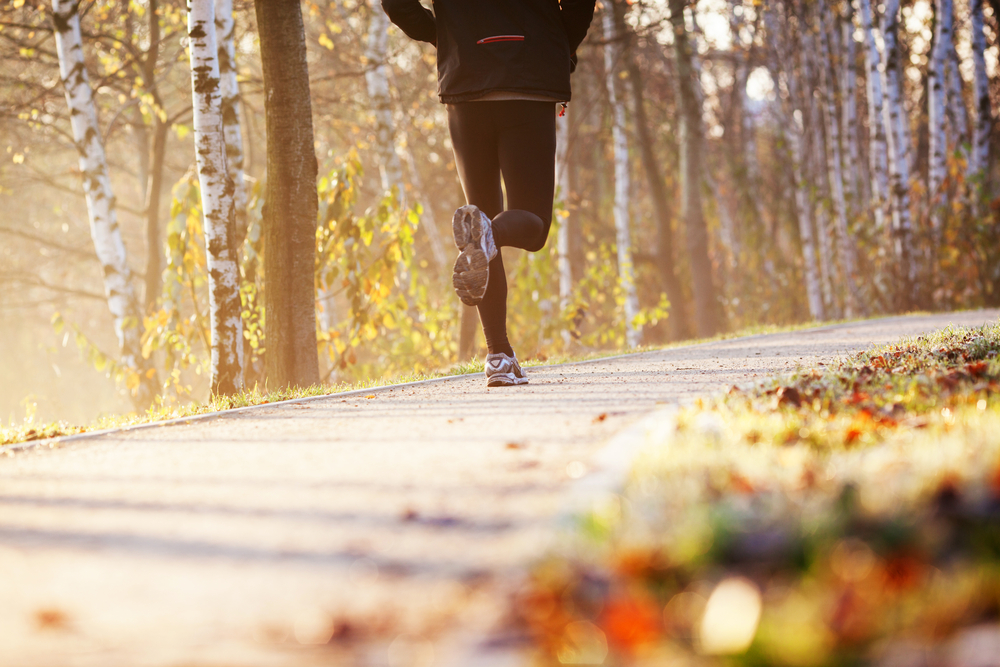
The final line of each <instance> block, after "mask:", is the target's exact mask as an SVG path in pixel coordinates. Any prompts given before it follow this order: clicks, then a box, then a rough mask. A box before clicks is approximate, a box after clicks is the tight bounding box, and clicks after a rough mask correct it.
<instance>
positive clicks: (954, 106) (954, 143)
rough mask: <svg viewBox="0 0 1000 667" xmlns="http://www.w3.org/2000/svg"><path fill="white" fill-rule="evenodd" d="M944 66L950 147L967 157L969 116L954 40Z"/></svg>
mask: <svg viewBox="0 0 1000 667" xmlns="http://www.w3.org/2000/svg"><path fill="white" fill-rule="evenodd" d="M946 57H947V59H948V60H947V61H946V63H945V67H946V70H947V75H946V76H947V78H948V125H949V127H950V128H951V134H952V138H951V139H952V140H951V142H950V143H949V146H951V149H952V150H953V151H954V150H957V151H958V152H959V153H960V154H961V155H963V156H965V157H966V158H968V154H969V153H968V144H969V118H968V111H967V110H966V108H965V96H964V95H963V94H962V88H963V85H962V74H961V73H960V72H959V71H958V52H957V51H955V47H954V42H953V43H952V48H951V50H949V51H948V55H947V56H946Z"/></svg>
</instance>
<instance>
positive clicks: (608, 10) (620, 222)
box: [604, 5, 642, 347]
mask: <svg viewBox="0 0 1000 667" xmlns="http://www.w3.org/2000/svg"><path fill="white" fill-rule="evenodd" d="M615 11H616V9H615V6H614V5H610V6H606V7H605V9H604V37H605V39H606V40H607V43H606V44H605V46H604V69H605V77H606V85H607V87H608V103H609V104H610V106H611V134H612V141H613V144H614V160H615V205H614V216H615V243H616V245H617V247H618V281H619V284H620V285H621V289H622V292H623V293H624V295H625V342H626V344H627V345H628V346H629V347H638V346H639V345H640V344H641V343H642V331H641V329H637V328H636V326H635V319H636V316H638V314H639V297H638V296H637V294H636V289H635V266H634V264H633V262H632V234H631V230H630V224H631V219H630V217H631V216H630V213H629V200H630V199H631V194H632V193H631V189H632V176H631V173H630V171H631V170H630V168H629V158H628V135H627V134H626V133H625V104H624V101H623V100H621V95H620V94H619V91H618V82H619V81H620V78H619V76H618V66H619V64H620V63H621V53H622V48H621V41H620V36H619V34H618V29H617V25H616V21H615V17H614V12H615Z"/></svg>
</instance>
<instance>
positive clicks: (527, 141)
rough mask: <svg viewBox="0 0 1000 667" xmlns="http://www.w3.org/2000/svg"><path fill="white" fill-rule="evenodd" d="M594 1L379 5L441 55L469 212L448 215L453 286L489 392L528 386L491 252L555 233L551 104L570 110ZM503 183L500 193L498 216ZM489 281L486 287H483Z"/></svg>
mask: <svg viewBox="0 0 1000 667" xmlns="http://www.w3.org/2000/svg"><path fill="white" fill-rule="evenodd" d="M595 4H596V0H434V12H433V13H432V12H431V11H430V10H429V9H427V8H425V7H424V6H422V5H421V4H420V2H419V0H382V6H383V8H384V9H385V12H386V14H388V16H389V19H390V20H391V21H392V22H393V23H395V24H396V25H397V26H399V27H400V28H401V29H402V31H403V32H405V33H406V34H407V35H408V36H409V37H411V38H413V39H416V40H420V41H423V42H429V43H431V44H433V45H435V46H436V47H437V50H438V95H439V96H440V99H441V101H442V102H443V103H444V104H446V105H447V106H448V130H449V132H450V133H451V142H452V145H453V147H454V150H455V164H456V165H457V167H458V175H459V178H460V179H461V181H462V188H463V189H464V191H465V198H466V201H467V202H468V205H466V206H463V207H461V208H459V209H458V210H457V211H456V212H455V217H454V219H453V221H452V230H453V231H454V234H455V245H457V246H458V248H459V251H460V252H459V255H458V259H457V260H456V261H455V268H454V273H453V275H452V284H453V285H454V287H455V292H456V293H457V294H458V296H459V298H461V299H462V302H463V303H465V304H467V305H470V306H478V307H479V319H480V320H481V321H482V324H483V332H484V333H485V334H486V345H487V348H488V350H489V354H487V356H486V384H487V386H489V387H500V386H511V385H520V384H527V382H528V378H527V377H526V376H525V374H524V371H523V370H521V365H520V364H519V363H518V362H517V356H516V355H515V354H514V350H513V349H511V346H510V342H509V341H508V340H507V277H506V274H505V273H504V267H503V257H502V255H501V253H500V248H502V247H504V246H510V247H514V248H521V249H522V250H527V251H529V252H538V251H539V250H541V249H542V248H543V247H544V246H545V241H546V239H547V238H548V235H549V226H550V225H551V224H552V199H553V196H554V189H555V154H556V113H555V108H556V105H561V106H562V107H563V108H565V105H566V104H567V103H568V102H569V100H570V83H569V77H570V72H572V71H573V69H574V68H575V66H576V49H577V47H578V46H579V45H580V43H581V42H582V41H583V38H584V37H585V36H586V35H587V30H588V28H589V27H590V22H591V20H592V19H593V17H594V5H595ZM501 175H502V177H503V185H504V189H505V190H506V193H507V205H506V207H504V201H503V190H501V186H500V180H501ZM491 276H492V278H491Z"/></svg>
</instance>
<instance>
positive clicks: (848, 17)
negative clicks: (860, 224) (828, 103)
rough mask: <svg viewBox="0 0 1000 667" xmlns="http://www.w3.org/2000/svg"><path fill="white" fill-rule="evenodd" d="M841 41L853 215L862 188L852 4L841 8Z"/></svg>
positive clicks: (847, 168) (843, 113) (846, 163)
mask: <svg viewBox="0 0 1000 667" xmlns="http://www.w3.org/2000/svg"><path fill="white" fill-rule="evenodd" d="M841 41H842V42H843V44H844V50H843V53H844V66H843V68H842V69H841V71H842V72H843V77H842V79H841V88H842V93H843V95H842V99H841V114H840V118H841V123H842V126H843V130H842V134H843V136H844V171H845V172H846V176H847V181H846V185H847V195H848V196H849V197H850V199H851V211H852V212H856V211H857V209H858V206H859V204H860V203H861V201H860V200H861V191H862V188H859V187H858V174H857V165H858V161H859V159H860V151H859V150H858V98H857V93H856V91H857V80H858V65H857V45H856V44H855V42H854V5H852V4H851V3H850V2H848V3H847V4H846V5H845V11H844V16H843V20H842V22H841Z"/></svg>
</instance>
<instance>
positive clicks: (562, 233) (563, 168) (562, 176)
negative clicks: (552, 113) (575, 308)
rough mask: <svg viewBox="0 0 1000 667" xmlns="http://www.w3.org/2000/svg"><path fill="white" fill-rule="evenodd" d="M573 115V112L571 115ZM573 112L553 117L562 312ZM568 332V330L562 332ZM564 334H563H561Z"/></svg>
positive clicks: (568, 287) (566, 295) (569, 274)
mask: <svg viewBox="0 0 1000 667" xmlns="http://www.w3.org/2000/svg"><path fill="white" fill-rule="evenodd" d="M574 115H575V114H574ZM572 119H573V115H570V114H567V115H566V116H565V117H564V118H561V119H558V120H557V123H558V124H557V126H556V188H557V189H558V194H559V201H560V202H561V204H562V213H561V214H560V215H559V237H558V243H557V252H558V263H559V310H560V311H562V312H565V311H566V308H568V307H569V301H570V298H571V297H572V296H573V284H574V283H573V257H572V255H571V254H570V248H569V243H570V238H571V236H572V234H571V232H572V225H573V224H574V223H575V222H576V221H575V220H574V219H573V214H572V212H571V211H570V204H569V202H570V193H571V189H572V179H571V178H570V177H571V173H570V171H571V168H572V159H573V158H572V152H573V151H572V146H571V144H570V142H571V139H570V136H571V132H570V128H571V122H572ZM564 333H565V334H567V335H568V333H569V332H564ZM564 337H565V336H564Z"/></svg>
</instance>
